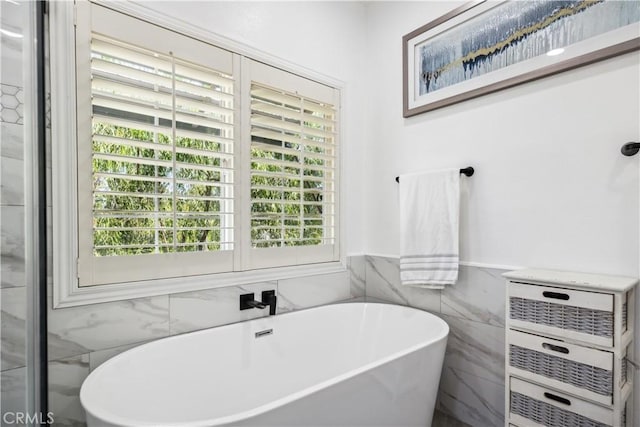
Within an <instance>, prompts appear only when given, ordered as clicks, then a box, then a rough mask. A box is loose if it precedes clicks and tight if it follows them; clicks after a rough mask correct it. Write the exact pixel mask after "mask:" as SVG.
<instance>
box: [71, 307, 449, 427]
mask: <svg viewBox="0 0 640 427" xmlns="http://www.w3.org/2000/svg"><path fill="white" fill-rule="evenodd" d="M338 305H364V306H365V308H366V306H394V307H400V308H402V309H403V310H410V311H416V312H419V313H421V315H427V317H430V318H431V319H430V320H435V321H436V322H439V323H441V325H442V326H444V328H443V332H442V333H441V334H440V335H436V336H435V337H433V338H431V339H430V340H427V341H425V342H421V343H419V344H415V345H413V346H409V347H407V348H405V349H403V350H401V351H397V352H395V353H392V354H390V355H388V356H386V357H383V358H380V359H377V360H375V361H373V362H370V363H367V364H364V365H362V366H359V367H358V368H356V369H352V370H350V371H348V372H345V373H343V374H340V375H336V376H334V377H331V378H329V379H327V380H325V381H321V382H319V383H317V384H314V385H312V386H310V387H306V388H304V389H301V390H298V391H296V392H294V393H290V394H288V395H286V396H284V397H282V398H280V399H276V400H273V401H271V402H268V403H266V404H264V405H260V406H257V407H255V408H251V409H249V410H246V411H243V412H238V413H235V414H232V415H226V416H224V417H217V418H206V419H205V418H203V419H199V420H196V421H189V422H180V423H179V424H175V422H162V421H160V422H159V421H154V422H149V421H142V422H140V420H135V419H131V418H126V417H122V416H119V415H116V414H113V413H110V412H109V413H107V414H104V413H99V412H100V411H98V412H96V411H95V410H92V411H90V410H89V409H87V407H86V406H85V401H86V398H83V395H84V394H85V392H84V390H85V384H87V381H88V380H89V378H90V377H91V374H93V373H94V372H98V371H100V370H102V368H103V367H104V369H107V367H106V366H108V365H109V364H110V362H111V361H115V360H117V359H119V358H121V357H125V355H127V356H126V357H131V354H132V353H137V352H138V351H142V348H143V347H146V346H148V345H152V344H155V343H157V342H159V341H165V340H174V339H183V338H184V337H186V336H190V335H197V334H205V333H208V332H210V331H211V330H212V329H216V328H219V327H225V326H234V325H239V324H243V323H249V322H258V321H261V320H265V319H269V318H272V317H273V316H265V317H259V318H256V319H252V320H246V321H241V322H235V323H230V324H226V325H221V326H215V327H211V328H205V329H200V330H197V331H192V332H187V333H182V334H178V335H173V336H168V337H164V338H159V339H157V340H154V341H151V342H147V343H144V344H141V345H139V346H136V347H134V348H132V349H129V350H126V351H124V352H122V353H120V354H117V355H115V356H114V357H112V358H110V359H109V360H107V361H105V362H104V363H102V364H101V365H100V366H98V367H97V368H96V369H94V370H93V371H92V372H91V373H90V374H89V376H87V378H85V380H84V381H83V382H82V386H81V388H80V393H79V397H80V403H81V405H82V409H83V410H84V411H85V412H86V413H87V415H89V414H91V416H92V417H93V418H96V419H98V420H101V421H103V422H107V423H110V424H113V425H116V426H140V427H143V426H144V427H148V426H155V427H172V426H176V425H179V426H180V427H215V426H221V425H226V424H231V423H235V422H238V421H242V420H245V419H249V418H255V417H259V416H260V415H261V414H264V413H266V412H268V411H271V410H273V409H276V408H279V407H281V406H284V405H287V404H289V403H292V402H295V401H297V400H300V399H302V398H304V397H306V396H309V395H311V394H314V393H317V392H319V391H321V390H323V389H326V388H329V387H331V386H333V385H335V384H337V383H340V382H342V381H346V380H348V379H349V378H353V377H355V376H357V375H360V374H362V373H364V372H367V371H370V370H372V369H375V368H377V367H380V366H383V365H385V364H387V363H390V362H392V361H394V360H398V359H401V358H402V357H404V356H406V355H408V354H411V353H414V352H417V351H419V350H422V349H424V348H426V347H429V346H431V345H433V346H435V345H437V344H438V343H440V342H441V341H443V340H447V339H448V336H449V332H450V328H449V324H448V323H447V322H446V321H444V319H442V318H441V317H439V316H437V315H435V314H434V313H431V312H428V311H424V310H421V309H418V308H414V307H409V306H402V305H398V304H387V303H378V302H360V301H353V302H344V303H333V304H326V305H322V306H316V307H309V308H307V309H304V310H295V311H289V312H286V313H282V314H276V316H287V315H293V314H295V313H300V312H302V311H307V310H313V309H321V308H323V307H330V306H338ZM87 387H88V386H87ZM105 415H107V416H105ZM134 423H135V424H134Z"/></svg>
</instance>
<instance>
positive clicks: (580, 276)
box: [503, 269, 638, 292]
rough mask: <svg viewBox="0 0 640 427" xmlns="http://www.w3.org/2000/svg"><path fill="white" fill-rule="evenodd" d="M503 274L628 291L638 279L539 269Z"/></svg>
mask: <svg viewBox="0 0 640 427" xmlns="http://www.w3.org/2000/svg"><path fill="white" fill-rule="evenodd" d="M503 276H504V277H506V278H507V279H509V280H519V281H524V282H534V283H541V284H544V283H548V284H553V285H562V286H567V287H571V288H581V289H592V290H596V289H598V290H606V291H612V292H625V291H628V290H629V289H631V288H633V287H634V286H635V285H636V284H637V283H638V279H637V278H635V277H624V276H609V275H604V274H590V273H576V272H570V271H557V270H539V269H526V270H516V271H509V272H507V273H504V274H503Z"/></svg>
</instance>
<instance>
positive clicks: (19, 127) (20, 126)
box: [0, 1, 27, 425]
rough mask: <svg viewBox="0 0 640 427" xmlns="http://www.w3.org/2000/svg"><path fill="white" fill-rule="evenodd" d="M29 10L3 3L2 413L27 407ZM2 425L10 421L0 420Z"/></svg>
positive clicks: (0, 170) (0, 131) (0, 182)
mask: <svg viewBox="0 0 640 427" xmlns="http://www.w3.org/2000/svg"><path fill="white" fill-rule="evenodd" d="M25 9H26V6H25V5H24V4H19V3H16V2H5V1H3V2H1V3H0V24H1V25H2V28H3V29H4V30H5V32H3V33H2V34H0V55H1V58H0V64H1V66H0V141H1V144H0V371H1V373H0V388H1V390H0V408H2V413H3V414H4V413H5V412H7V411H13V412H24V411H25V404H26V400H25V398H26V394H25V385H26V368H25V344H26V327H25V319H26V298H27V295H26V289H27V288H26V283H25V275H24V266H25V255H24V249H25V234H24V227H25V222H24V154H23V153H24V90H23V84H24V83H23V66H22V43H23V39H22V38H21V36H20V35H21V33H22V22H23V19H22V18H23V16H25V13H26V12H25ZM0 425H4V421H2V420H1V419H0Z"/></svg>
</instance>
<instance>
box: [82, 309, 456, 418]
mask: <svg viewBox="0 0 640 427" xmlns="http://www.w3.org/2000/svg"><path fill="white" fill-rule="evenodd" d="M448 333H449V327H448V326H447V324H446V323H445V322H444V321H443V320H441V319H440V318H438V317H436V316H434V315H432V314H429V313H426V312H424V311H420V310H416V309H412V308H408V307H401V306H396V305H387V304H372V303H351V304H337V305H328V306H323V307H319V308H313V309H310V310H303V311H297V312H292V313H286V314H281V315H277V316H270V317H266V318H261V319H256V320H251V321H248V322H243V323H236V324H233V325H228V326H223V327H219V328H212V329H207V330H203V331H198V332H193V333H189V334H184V335H178V336H174V337H170V338H165V339H161V340H158V341H154V342H151V343H149V344H145V345H142V346H140V347H136V348H134V349H132V350H129V351H127V352H125V353H122V354H120V355H118V356H116V357H114V358H112V359H110V360H109V361H107V362H105V363H104V364H102V365H101V366H99V367H98V368H97V369H96V370H95V371H93V372H92V373H91V375H89V377H87V379H86V380H85V382H84V384H83V385H82V389H81V391H80V400H81V401H82V406H83V407H84V409H85V411H86V413H87V424H88V426H89V427H95V426H154V427H161V426H173V427H195V426H203V427H205V426H206V427H209V426H274V427H275V426H278V427H279V426H297V427H301V426H340V427H345V426H393V427H401V426H429V425H430V424H431V418H432V416H433V409H434V405H435V401H436V394H437V390H438V382H439V379H440V372H441V369H442V362H443V358H444V352H445V346H446V342H447V335H448Z"/></svg>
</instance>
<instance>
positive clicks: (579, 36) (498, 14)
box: [402, 0, 640, 117]
mask: <svg viewBox="0 0 640 427" xmlns="http://www.w3.org/2000/svg"><path fill="white" fill-rule="evenodd" d="M402 47H403V55H402V56H403V90H404V94H403V103H404V106H403V107H404V108H403V115H404V117H410V116H414V115H416V114H420V113H424V112H426V111H431V110H435V109H437V108H441V107H445V106H447V105H451V104H455V103H458V102H461V101H465V100H467V99H471V98H475V97H478V96H482V95H485V94H488V93H491V92H495V91H498V90H501V89H506V88H508V87H511V86H515V85H518V84H521V83H524V82H528V81H531V80H535V79H539V78H541V77H545V76H549V75H551V74H555V73H559V72H562V71H566V70H570V69H572V68H576V67H581V66H583V65H587V64H591V63H594V62H596V61H601V60H603V59H607V58H611V57H614V56H616V55H621V54H624V53H628V52H631V51H634V50H637V49H640V1H638V0H630V1H624V0H623V1H620V0H563V1H557V0H536V1H531V0H519V1H499V2H495V1H484V0H483V1H474V2H471V3H467V4H465V5H463V6H460V7H459V8H457V9H455V10H452V11H451V12H449V13H447V14H446V15H443V16H441V17H440V18H438V19H436V20H434V21H432V22H430V23H428V24H426V25H424V26H422V27H420V28H418V29H416V30H415V31H412V32H411V33H409V34H407V35H405V36H404V37H403V38H402Z"/></svg>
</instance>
